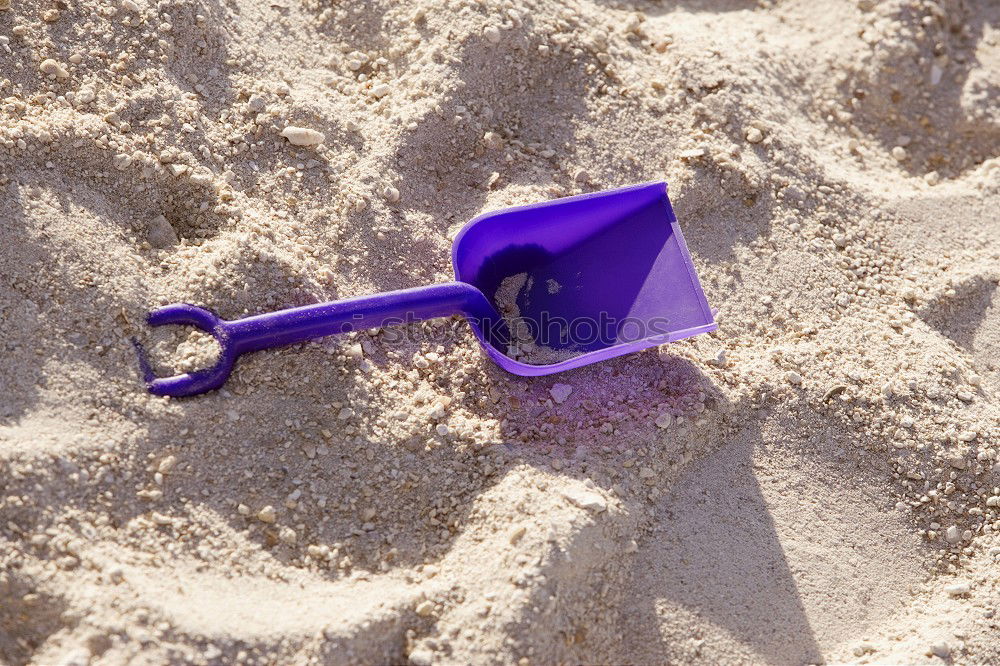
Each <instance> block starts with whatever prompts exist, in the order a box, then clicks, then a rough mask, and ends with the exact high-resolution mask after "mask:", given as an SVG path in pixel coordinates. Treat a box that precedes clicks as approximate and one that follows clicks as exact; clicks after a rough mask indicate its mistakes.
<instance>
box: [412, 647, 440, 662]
mask: <svg viewBox="0 0 1000 666" xmlns="http://www.w3.org/2000/svg"><path fill="white" fill-rule="evenodd" d="M409 661H410V666H432V664H433V663H434V653H433V652H431V651H430V650H428V649H427V648H417V649H415V650H413V651H412V652H410V656H409Z"/></svg>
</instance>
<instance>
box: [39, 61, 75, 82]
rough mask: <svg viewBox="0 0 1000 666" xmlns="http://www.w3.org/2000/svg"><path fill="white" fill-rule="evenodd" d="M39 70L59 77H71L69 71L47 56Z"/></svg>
mask: <svg viewBox="0 0 1000 666" xmlns="http://www.w3.org/2000/svg"><path fill="white" fill-rule="evenodd" d="M38 71H40V72H41V73H42V74H55V75H56V77H57V78H60V79H65V78H69V72H68V71H66V68H65V67H63V66H62V65H60V64H59V63H58V62H56V61H55V60H53V59H52V58H46V59H45V60H43V61H42V62H41V63H39V65H38Z"/></svg>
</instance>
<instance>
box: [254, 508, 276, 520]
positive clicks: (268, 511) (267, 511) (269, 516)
mask: <svg viewBox="0 0 1000 666" xmlns="http://www.w3.org/2000/svg"><path fill="white" fill-rule="evenodd" d="M277 519H278V514H277V512H276V511H275V510H274V507H273V506H271V505H270V504H268V505H267V506H265V507H264V508H263V509H261V510H260V511H258V512H257V520H259V521H260V522H262V523H273V522H274V521H276V520H277Z"/></svg>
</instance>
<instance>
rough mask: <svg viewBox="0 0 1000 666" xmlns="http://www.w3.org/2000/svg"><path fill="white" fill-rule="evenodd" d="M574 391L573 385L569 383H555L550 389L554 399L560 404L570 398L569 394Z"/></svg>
mask: <svg viewBox="0 0 1000 666" xmlns="http://www.w3.org/2000/svg"><path fill="white" fill-rule="evenodd" d="M572 392H573V387H572V386H570V385H569V384H553V385H552V388H550V389H549V393H550V394H551V395H552V399H553V400H555V401H556V403H558V404H562V403H564V402H566V398H568V397H569V394H570V393H572Z"/></svg>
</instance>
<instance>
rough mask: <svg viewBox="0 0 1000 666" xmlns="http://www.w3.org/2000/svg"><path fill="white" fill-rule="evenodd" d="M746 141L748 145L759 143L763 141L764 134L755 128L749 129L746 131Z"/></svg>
mask: <svg viewBox="0 0 1000 666" xmlns="http://www.w3.org/2000/svg"><path fill="white" fill-rule="evenodd" d="M746 139H747V141H749V142H750V143H760V142H761V141H763V140H764V133H763V132H761V131H760V130H759V129H757V128H756V127H751V128H750V129H748V130H747V134H746Z"/></svg>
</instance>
